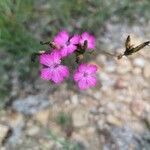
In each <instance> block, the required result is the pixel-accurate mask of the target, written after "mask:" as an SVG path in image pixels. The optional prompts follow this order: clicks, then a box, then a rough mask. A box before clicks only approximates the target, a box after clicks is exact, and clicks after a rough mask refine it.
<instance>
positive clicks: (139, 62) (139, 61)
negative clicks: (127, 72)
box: [133, 58, 145, 68]
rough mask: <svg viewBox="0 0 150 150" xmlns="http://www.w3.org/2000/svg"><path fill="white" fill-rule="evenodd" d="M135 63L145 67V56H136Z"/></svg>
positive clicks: (137, 65)
mask: <svg viewBox="0 0 150 150" xmlns="http://www.w3.org/2000/svg"><path fill="white" fill-rule="evenodd" d="M133 64H134V65H135V66H136V67H140V68H143V67H144V66H145V60H144V59H143V58H135V59H134V61H133Z"/></svg>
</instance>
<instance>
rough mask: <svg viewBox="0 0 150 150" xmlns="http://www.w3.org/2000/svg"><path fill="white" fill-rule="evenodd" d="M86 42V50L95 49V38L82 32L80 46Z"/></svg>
mask: <svg viewBox="0 0 150 150" xmlns="http://www.w3.org/2000/svg"><path fill="white" fill-rule="evenodd" d="M85 41H87V49H88V50H94V49H95V37H94V36H93V35H91V34H89V33H88V32H84V33H82V35H81V39H80V42H79V43H80V44H81V45H82V46H83V45H84V42H85Z"/></svg>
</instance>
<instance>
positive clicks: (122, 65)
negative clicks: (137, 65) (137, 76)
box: [117, 59, 132, 74]
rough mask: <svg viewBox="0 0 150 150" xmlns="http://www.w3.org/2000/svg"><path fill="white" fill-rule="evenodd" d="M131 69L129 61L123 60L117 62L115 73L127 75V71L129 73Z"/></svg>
mask: <svg viewBox="0 0 150 150" xmlns="http://www.w3.org/2000/svg"><path fill="white" fill-rule="evenodd" d="M131 69H132V65H131V62H130V61H129V60H125V59H121V60H119V64H118V67H117V72H118V73H119V74H125V73H128V72H129V71H131Z"/></svg>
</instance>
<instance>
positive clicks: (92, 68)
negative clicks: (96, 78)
mask: <svg viewBox="0 0 150 150" xmlns="http://www.w3.org/2000/svg"><path fill="white" fill-rule="evenodd" d="M96 71H97V66H96V65H93V64H88V66H87V69H86V72H88V73H95V72H96Z"/></svg>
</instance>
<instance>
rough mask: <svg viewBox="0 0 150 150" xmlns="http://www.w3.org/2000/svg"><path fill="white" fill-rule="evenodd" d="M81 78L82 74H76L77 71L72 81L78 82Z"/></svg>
mask: <svg viewBox="0 0 150 150" xmlns="http://www.w3.org/2000/svg"><path fill="white" fill-rule="evenodd" d="M82 78H83V73H80V72H77V71H76V72H75V73H74V76H73V79H74V81H79V80H81V79H82Z"/></svg>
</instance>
